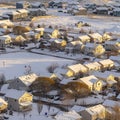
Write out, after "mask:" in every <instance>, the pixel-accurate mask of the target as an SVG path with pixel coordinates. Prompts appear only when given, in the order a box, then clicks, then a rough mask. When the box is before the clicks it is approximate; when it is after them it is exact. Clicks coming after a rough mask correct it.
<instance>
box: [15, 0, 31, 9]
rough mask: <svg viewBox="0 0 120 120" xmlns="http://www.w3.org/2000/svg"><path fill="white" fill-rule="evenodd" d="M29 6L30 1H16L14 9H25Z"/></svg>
mask: <svg viewBox="0 0 120 120" xmlns="http://www.w3.org/2000/svg"><path fill="white" fill-rule="evenodd" d="M29 6H30V3H29V2H27V1H19V2H16V9H26V8H28V7H29Z"/></svg>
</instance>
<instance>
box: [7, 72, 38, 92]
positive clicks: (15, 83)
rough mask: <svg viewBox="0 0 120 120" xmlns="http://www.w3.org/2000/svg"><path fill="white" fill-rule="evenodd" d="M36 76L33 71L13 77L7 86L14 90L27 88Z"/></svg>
mask: <svg viewBox="0 0 120 120" xmlns="http://www.w3.org/2000/svg"><path fill="white" fill-rule="evenodd" d="M36 78H38V76H37V75H36V74H34V73H32V74H28V75H23V76H20V77H18V78H15V79H14V80H12V82H10V84H9V88H12V89H16V90H29V89H30V88H29V86H30V85H31V84H32V83H33V82H34V81H35V80H36Z"/></svg>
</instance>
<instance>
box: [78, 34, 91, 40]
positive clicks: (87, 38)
mask: <svg viewBox="0 0 120 120" xmlns="http://www.w3.org/2000/svg"><path fill="white" fill-rule="evenodd" d="M78 38H79V39H81V40H90V37H89V36H88V35H81V36H79V37H78Z"/></svg>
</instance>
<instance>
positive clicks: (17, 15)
mask: <svg viewBox="0 0 120 120" xmlns="http://www.w3.org/2000/svg"><path fill="white" fill-rule="evenodd" d="M4 14H5V15H8V16H9V19H10V20H12V21H16V20H18V19H19V18H20V13H19V12H17V11H12V12H7V13H4Z"/></svg>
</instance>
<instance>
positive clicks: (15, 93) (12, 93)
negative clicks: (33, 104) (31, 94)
mask: <svg viewBox="0 0 120 120" xmlns="http://www.w3.org/2000/svg"><path fill="white" fill-rule="evenodd" d="M25 93H26V91H20V90H16V89H9V91H8V92H7V93H6V95H5V97H7V98H13V99H16V100H17V99H19V98H20V97H21V96H23V95H24V94H25Z"/></svg>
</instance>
